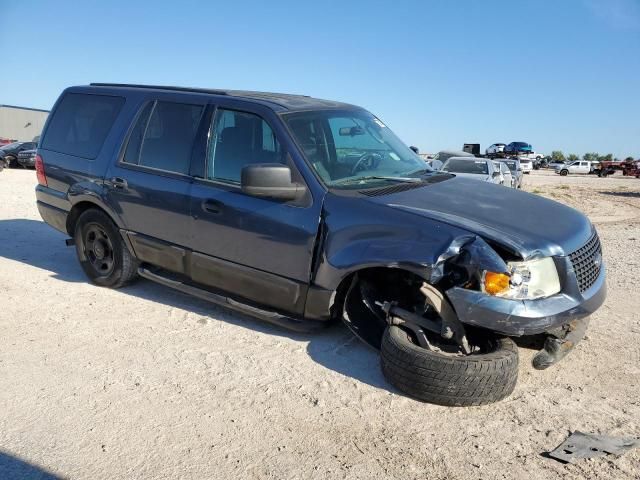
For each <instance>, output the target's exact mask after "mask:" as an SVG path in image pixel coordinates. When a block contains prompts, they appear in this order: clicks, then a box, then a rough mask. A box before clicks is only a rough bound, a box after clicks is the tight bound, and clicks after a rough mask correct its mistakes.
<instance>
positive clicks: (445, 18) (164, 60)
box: [0, 0, 640, 157]
mask: <svg viewBox="0 0 640 480" xmlns="http://www.w3.org/2000/svg"><path fill="white" fill-rule="evenodd" d="M0 58H2V59H3V66H4V68H2V71H1V72H0V104H14V105H23V106H29V107H35V108H50V107H51V105H52V104H53V102H54V101H55V99H56V97H57V96H58V94H59V93H60V91H61V90H62V89H63V88H65V87H66V86H69V85H77V84H86V83H88V82H92V81H102V82H122V83H153V84H169V85H184V86H200V87H218V88H235V89H251V90H266V91H281V92H287V93H303V94H307V95H313V96H317V97H321V98H330V99H336V100H342V101H346V102H350V103H355V104H358V105H361V106H364V107H366V108H368V109H369V110H371V111H372V112H374V113H375V114H376V115H378V116H379V117H380V118H382V119H383V120H384V121H385V123H387V124H388V125H389V126H390V127H391V128H392V129H393V130H394V131H395V132H396V133H397V134H398V135H399V136H400V137H401V138H402V139H403V140H404V141H405V142H406V143H408V144H413V145H417V146H418V147H420V149H421V151H424V152H436V151H438V150H441V149H445V148H461V146H462V144H463V143H465V142H474V143H475V142H479V143H481V144H482V148H485V147H486V146H488V145H489V144H491V143H493V142H498V141H500V142H507V143H508V142H510V141H515V140H524V141H528V142H530V143H531V144H532V145H533V146H534V149H535V150H537V151H541V152H544V153H549V152H550V151H551V150H555V149H560V150H563V151H564V152H565V153H578V154H582V153H584V152H587V151H597V152H600V153H609V152H611V153H613V154H614V155H617V156H620V157H622V156H627V155H633V156H635V157H639V156H640V0H562V1H558V0H519V1H513V0H504V1H499V0H495V1H493V0H483V1H480V0H477V1H473V0H458V1H445V0H440V1H429V0H422V1H418V0H416V1H409V0H406V1H403V0H395V1H376V0H365V1H360V0H349V1H344V0H338V1H331V0H325V1H324V2H305V1H304V0H296V1H284V0H283V1H277V0H271V1H258V0H255V1H248V0H234V1H224V2H222V1H207V2H205V1H202V2H196V1H189V0H182V1H180V2H163V1H160V0H157V1H154V2H142V1H127V2H124V1H118V0H114V1H108V2H107V1H84V2H67V1H62V0H61V1H29V0H0Z"/></svg>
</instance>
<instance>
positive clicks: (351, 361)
mask: <svg viewBox="0 0 640 480" xmlns="http://www.w3.org/2000/svg"><path fill="white" fill-rule="evenodd" d="M34 185H35V173H34V172H33V171H21V170H5V171H4V172H2V173H0V205H1V206H0V293H1V297H0V298H2V304H1V306H0V332H1V340H0V380H1V382H0V478H2V479H6V478H9V479H13V478H56V477H58V476H59V477H62V478H83V479H114V478H127V479H135V478H172V479H173V478H185V479H192V478H193V479H204V478H220V479H229V478H242V479H245V478H248V479H251V478H273V479H282V478H330V479H334V478H363V479H371V478H378V479H382V478H385V479H386V478H403V479H412V478H416V479H417V478H420V479H425V478H429V479H447V478H469V479H478V478H483V479H502V478H533V479H548V478H566V479H578V478H598V479H625V478H640V449H638V450H635V451H632V452H629V453H627V454H625V455H624V456H622V457H620V458H613V457H608V458H602V459H594V460H587V461H582V462H581V463H578V464H575V465H563V464H560V463H558V462H556V461H554V460H551V459H548V458H545V457H544V456H543V455H542V454H543V452H546V451H549V450H551V449H553V448H555V447H556V446H557V445H558V444H560V443H561V442H562V441H563V440H564V439H565V437H566V436H567V434H568V433H569V431H573V430H581V431H583V432H597V433H605V434H610V435H629V436H640V425H639V424H638V419H640V395H639V393H640V388H639V387H640V363H639V359H640V347H639V345H640V320H639V317H638V310H639V307H640V293H639V292H640V180H636V179H632V178H623V177H615V176H614V177H613V178H606V179H599V178H595V177H586V176H582V177H577V176H576V177H559V176H558V175H554V174H553V173H550V172H533V173H532V174H531V175H526V176H525V189H526V190H528V191H532V192H534V193H539V194H542V195H545V196H548V197H550V198H554V199H556V200H558V201H561V202H564V203H567V204H569V205H571V206H574V207H576V208H578V209H580V210H582V211H584V212H586V213H587V214H588V215H589V216H590V218H591V219H592V220H593V221H594V223H595V224H596V225H597V227H598V230H599V232H600V237H601V239H602V241H603V244H604V249H605V252H604V253H605V259H606V261H607V264H608V275H609V276H608V285H609V296H608V299H607V302H606V304H605V305H604V307H603V308H602V309H601V310H600V311H599V312H598V313H597V314H596V315H595V316H594V317H593V318H592V323H591V328H590V330H589V331H588V336H587V338H586V340H585V341H583V342H582V343H581V344H580V345H579V346H578V348H576V350H575V351H574V352H572V354H571V355H570V356H569V357H567V358H566V359H565V360H564V361H563V362H562V363H561V364H559V365H558V366H556V367H555V368H551V369H549V370H547V371H543V372H538V371H535V370H533V369H532V368H531V367H530V361H531V358H532V357H533V355H534V353H535V351H534V350H531V349H527V348H521V349H520V350H521V351H520V353H521V366H520V380H519V383H518V386H517V387H516V390H515V392H514V393H513V395H511V396H510V397H509V398H507V399H506V400H505V401H503V402H501V403H498V404H494V405H490V406H485V407H475V408H445V407H439V406H434V405H429V404H422V403H419V402H416V401H414V400H411V399H409V398H406V397H404V396H402V395H401V394H399V393H398V392H396V391H394V390H393V389H392V388H391V387H390V386H389V385H388V384H387V383H386V381H385V380H384V378H383V376H382V373H381V371H380V367H379V363H378V355H377V353H376V352H374V351H372V350H370V349H368V348H367V347H365V346H364V345H362V344H361V343H360V342H359V341H357V340H355V339H354V338H353V337H352V336H351V334H350V333H349V332H348V331H347V330H346V328H344V327H342V326H341V325H336V326H333V327H332V328H330V329H328V330H326V331H325V332H323V333H320V334H316V335H298V334H291V333H288V332H286V331H283V330H280V329H278V328H276V327H271V326H269V325H267V324H264V323H260V322H259V321H254V320H252V319H250V318H248V317H244V316H241V315H238V314H235V313H230V312H228V311H225V310H223V309H220V308H218V307H215V306H212V305H209V304H207V303H204V302H202V301H199V300H197V299H194V298H190V297H187V296H185V295H182V294H179V293H176V292H173V291H171V290H169V289H166V288H163V287H161V286H158V285H155V284H153V283H150V282H148V281H139V282H137V283H136V284H135V285H132V286H130V287H127V288H124V289H122V290H118V291H113V290H107V289H102V288H99V287H95V286H93V285H91V284H89V283H88V282H87V281H86V279H85V277H84V275H83V273H82V271H81V269H80V267H79V265H78V263H77V261H76V258H75V252H74V249H73V248H68V247H65V244H64V238H65V237H64V236H63V235H62V234H60V233H58V232H56V231H54V230H53V229H52V228H50V227H48V226H47V225H45V224H44V223H42V222H41V220H40V217H39V215H38V213H37V210H36V207H35V200H34V193H33V188H34ZM536 214H537V213H536V212H523V216H525V217H526V215H536ZM549 222H553V218H549ZM23 462H24V463H23ZM45 472H50V475H51V476H52V477H49V476H48V474H47V473H45Z"/></svg>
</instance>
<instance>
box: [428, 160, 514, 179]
mask: <svg viewBox="0 0 640 480" xmlns="http://www.w3.org/2000/svg"><path fill="white" fill-rule="evenodd" d="M497 163H498V162H494V161H493V160H490V159H487V158H478V157H451V158H449V160H447V161H446V162H444V165H443V166H442V168H441V169H440V170H441V171H442V172H446V173H453V174H455V175H456V176H457V177H464V178H471V179H473V180H480V181H482V182H488V183H495V184H496V185H503V184H504V177H503V176H502V173H501V172H500V166H499V165H497ZM507 186H510V185H507Z"/></svg>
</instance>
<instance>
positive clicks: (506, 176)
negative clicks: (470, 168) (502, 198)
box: [494, 161, 515, 188]
mask: <svg viewBox="0 0 640 480" xmlns="http://www.w3.org/2000/svg"><path fill="white" fill-rule="evenodd" d="M494 164H495V165H496V167H497V168H498V170H499V171H500V175H501V176H502V183H501V185H504V186H505V187H509V188H515V186H514V184H513V175H512V174H511V170H509V167H507V166H506V165H505V164H504V163H502V162H498V161H494Z"/></svg>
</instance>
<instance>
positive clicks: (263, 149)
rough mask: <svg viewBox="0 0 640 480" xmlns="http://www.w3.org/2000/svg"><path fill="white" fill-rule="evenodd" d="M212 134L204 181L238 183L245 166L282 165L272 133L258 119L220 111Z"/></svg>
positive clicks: (252, 115) (242, 113)
mask: <svg viewBox="0 0 640 480" xmlns="http://www.w3.org/2000/svg"><path fill="white" fill-rule="evenodd" d="M212 132H213V134H212V136H211V142H210V144H209V149H208V158H207V178H210V179H214V178H215V179H220V180H230V181H233V182H240V173H241V171H242V167H244V166H245V165H250V164H253V163H285V161H284V156H283V153H282V149H281V147H280V144H279V143H278V140H277V138H276V136H275V134H274V133H273V130H272V129H271V127H270V126H269V124H268V123H267V122H265V121H264V120H263V119H262V118H260V117H259V116H257V115H254V114H252V113H245V112H236V111H232V110H223V109H219V110H218V111H217V113H216V116H215V119H214V125H213V129H212Z"/></svg>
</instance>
